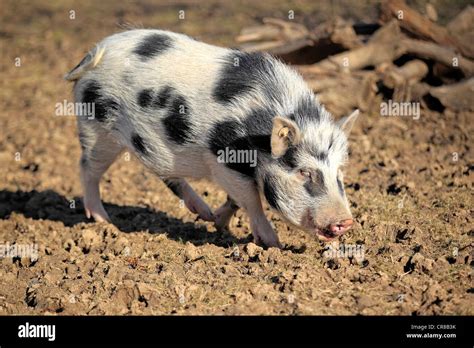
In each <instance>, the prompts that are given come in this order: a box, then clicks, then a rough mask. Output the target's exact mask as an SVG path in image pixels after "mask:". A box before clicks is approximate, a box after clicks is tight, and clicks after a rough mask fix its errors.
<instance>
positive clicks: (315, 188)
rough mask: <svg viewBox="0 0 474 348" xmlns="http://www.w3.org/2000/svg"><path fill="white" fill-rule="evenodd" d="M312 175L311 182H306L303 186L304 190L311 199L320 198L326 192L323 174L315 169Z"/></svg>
mask: <svg viewBox="0 0 474 348" xmlns="http://www.w3.org/2000/svg"><path fill="white" fill-rule="evenodd" d="M312 174H313V175H312V180H308V181H307V182H306V183H305V184H304V188H305V189H306V192H308V193H309V195H310V196H312V197H316V196H321V195H323V194H324V193H325V192H326V187H325V185H324V176H323V173H322V172H321V171H320V170H319V169H317V170H316V171H314V172H313V173H312Z"/></svg>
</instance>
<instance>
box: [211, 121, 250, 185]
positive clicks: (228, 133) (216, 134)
mask: <svg viewBox="0 0 474 348" xmlns="http://www.w3.org/2000/svg"><path fill="white" fill-rule="evenodd" d="M209 149H210V150H211V152H212V153H213V154H214V155H216V156H217V157H218V158H217V159H219V158H221V156H224V155H225V153H226V149H228V151H232V152H233V153H234V154H235V153H237V151H245V152H246V153H247V155H249V156H250V151H252V150H255V146H254V145H252V143H251V142H250V138H249V136H248V135H247V134H246V132H245V128H244V126H243V125H242V123H240V122H237V121H225V122H220V123H217V124H216V125H215V126H214V127H213V128H212V129H211V131H210V132H209ZM228 153H230V152H228ZM252 156H254V153H253V154H252ZM254 159H255V160H256V158H255V157H254ZM223 160H225V158H223ZM224 164H225V166H226V167H228V168H230V169H232V170H235V171H237V172H239V173H241V174H243V175H245V176H247V177H249V178H255V166H253V164H252V163H250V161H249V162H248V163H231V162H230V161H225V162H224Z"/></svg>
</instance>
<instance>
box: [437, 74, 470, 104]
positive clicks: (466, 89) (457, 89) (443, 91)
mask: <svg viewBox="0 0 474 348" xmlns="http://www.w3.org/2000/svg"><path fill="white" fill-rule="evenodd" d="M429 93H430V94H431V95H432V96H433V97H435V98H437V99H438V100H439V101H440V102H441V104H443V106H445V107H446V108H449V109H451V110H453V111H463V110H471V111H474V103H473V102H472V96H473V95H474V78H470V79H468V80H464V81H461V82H459V83H455V84H452V85H446V86H440V87H432V88H431V89H430V92H429Z"/></svg>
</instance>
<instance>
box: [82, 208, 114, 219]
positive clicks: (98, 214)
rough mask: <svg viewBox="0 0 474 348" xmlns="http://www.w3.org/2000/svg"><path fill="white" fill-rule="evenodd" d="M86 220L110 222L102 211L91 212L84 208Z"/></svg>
mask: <svg viewBox="0 0 474 348" xmlns="http://www.w3.org/2000/svg"><path fill="white" fill-rule="evenodd" d="M85 210H86V216H87V218H88V219H90V218H91V217H92V218H94V220H95V221H96V222H111V220H110V217H109V215H108V214H107V212H106V211H105V210H104V209H97V210H92V209H88V208H85Z"/></svg>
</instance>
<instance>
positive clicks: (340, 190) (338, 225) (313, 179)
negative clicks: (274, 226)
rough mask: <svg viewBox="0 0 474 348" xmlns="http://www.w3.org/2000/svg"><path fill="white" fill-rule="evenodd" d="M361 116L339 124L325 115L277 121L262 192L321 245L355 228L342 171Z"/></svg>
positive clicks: (263, 174)
mask: <svg viewBox="0 0 474 348" xmlns="http://www.w3.org/2000/svg"><path fill="white" fill-rule="evenodd" d="M358 114H359V111H358V110H357V111H355V112H353V113H352V114H351V115H350V116H347V117H345V118H343V119H342V120H340V121H339V122H337V123H335V122H333V121H332V119H331V117H330V116H329V114H328V113H327V112H326V111H324V110H323V115H321V117H320V118H319V119H318V120H309V121H305V119H304V118H299V119H298V118H296V119H295V117H292V118H287V117H276V118H275V119H274V120H273V130H272V134H271V152H272V159H271V160H269V161H268V162H266V163H264V164H263V165H262V168H261V169H260V175H259V177H260V180H259V186H260V189H261V191H262V192H263V194H264V196H265V198H266V200H267V202H268V203H269V204H270V206H271V207H272V208H273V209H275V210H277V211H278V212H279V213H280V214H281V215H282V217H283V218H284V219H285V220H287V221H288V222H290V223H291V224H293V225H295V226H297V227H299V228H301V229H303V230H306V231H308V232H310V233H311V234H314V235H317V236H318V237H319V238H320V239H322V240H326V241H327V240H331V239H333V238H335V237H337V236H340V235H342V234H343V233H345V232H346V231H347V230H348V229H349V228H350V227H351V225H352V223H353V220H352V215H351V212H350V209H349V203H348V201H347V198H346V194H345V192H344V185H343V175H342V171H341V167H342V166H343V165H344V163H345V162H346V161H347V157H348V144H347V138H348V134H349V132H350V130H351V128H352V125H353V124H354V121H355V120H356V118H357V116H358Z"/></svg>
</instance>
